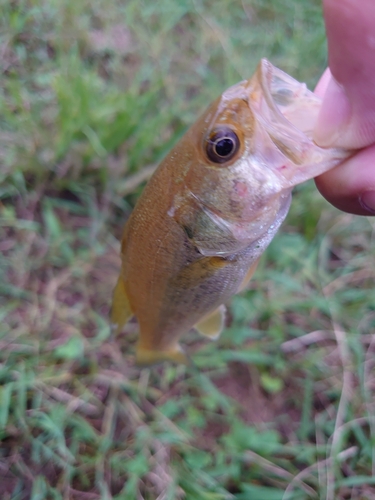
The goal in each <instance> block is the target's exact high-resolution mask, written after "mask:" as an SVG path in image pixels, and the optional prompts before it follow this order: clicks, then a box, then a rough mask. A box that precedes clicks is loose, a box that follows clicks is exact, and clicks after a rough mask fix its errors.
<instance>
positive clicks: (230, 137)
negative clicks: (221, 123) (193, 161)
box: [206, 127, 240, 163]
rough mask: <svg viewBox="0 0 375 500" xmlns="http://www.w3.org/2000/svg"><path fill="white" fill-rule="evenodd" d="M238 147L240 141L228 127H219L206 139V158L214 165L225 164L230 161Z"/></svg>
mask: <svg viewBox="0 0 375 500" xmlns="http://www.w3.org/2000/svg"><path fill="white" fill-rule="evenodd" d="M239 147H240V140H239V138H238V136H237V134H236V133H235V132H234V131H233V130H232V129H231V128H229V127H220V128H217V129H215V130H213V131H212V132H211V134H210V135H209V137H208V138H207V139H206V152H207V156H208V158H209V159H210V160H211V161H213V162H214V163H226V162H227V161H229V160H231V159H232V158H233V157H234V155H235V154H236V153H237V151H238V149H239Z"/></svg>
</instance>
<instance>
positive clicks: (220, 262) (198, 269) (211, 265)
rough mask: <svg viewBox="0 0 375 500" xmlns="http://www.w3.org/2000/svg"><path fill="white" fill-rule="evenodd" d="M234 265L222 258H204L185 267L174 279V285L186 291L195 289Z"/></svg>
mask: <svg viewBox="0 0 375 500" xmlns="http://www.w3.org/2000/svg"><path fill="white" fill-rule="evenodd" d="M232 263H233V262H232V261H229V260H227V259H224V258H222V257H215V256H214V257H202V258H201V259H198V260H196V261H194V262H192V263H191V264H189V265H187V266H186V267H184V268H183V269H182V270H181V271H180V272H179V274H178V275H177V276H176V277H175V278H174V280H173V285H174V286H176V287H178V288H184V289H189V288H193V287H195V286H197V285H200V284H201V283H202V282H203V281H205V280H206V279H208V278H210V277H211V276H213V275H214V274H215V273H217V272H218V271H219V270H220V269H222V268H223V267H226V266H227V265H229V264H232Z"/></svg>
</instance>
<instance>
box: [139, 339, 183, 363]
mask: <svg viewBox="0 0 375 500" xmlns="http://www.w3.org/2000/svg"><path fill="white" fill-rule="evenodd" d="M135 360H136V363H137V365H139V366H151V365H156V364H158V363H163V362H164V361H172V362H173V363H177V364H180V365H181V364H183V365H189V364H190V362H189V358H188V357H187V356H186V354H185V353H184V352H183V351H182V349H181V347H180V345H178V344H177V345H176V346H175V347H174V348H171V349H169V350H167V351H153V350H150V349H144V348H143V347H141V346H138V347H137V350H136V356H135Z"/></svg>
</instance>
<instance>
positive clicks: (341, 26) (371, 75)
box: [314, 0, 375, 148]
mask: <svg viewBox="0 0 375 500" xmlns="http://www.w3.org/2000/svg"><path fill="white" fill-rule="evenodd" d="M323 8H324V17H325V23H326V31H327V38H328V54H329V67H330V70H331V77H330V78H328V83H327V79H326V91H325V93H324V98H323V104H322V108H321V110H320V113H319V117H318V121H317V124H316V127H315V131H314V139H315V141H316V142H317V144H319V145H320V146H324V147H328V146H340V147H344V148H362V147H364V146H368V145H369V144H372V143H374V142H375V64H374V61H375V2H374V0H361V2H358V0H324V1H323ZM319 85H320V84H319ZM319 85H318V86H319Z"/></svg>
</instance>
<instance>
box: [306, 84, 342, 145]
mask: <svg viewBox="0 0 375 500" xmlns="http://www.w3.org/2000/svg"><path fill="white" fill-rule="evenodd" d="M350 109H351V108H350V103H349V100H348V98H347V96H346V94H345V91H344V88H343V87H342V86H341V85H340V84H339V83H337V81H336V80H335V79H334V78H333V77H332V78H331V80H330V82H329V84H328V87H327V90H326V93H325V94H324V98H323V104H322V107H321V109H320V113H319V116H318V120H317V123H316V125H315V130H314V140H315V142H316V143H317V144H318V145H319V146H322V147H327V146H335V145H337V144H336V143H337V141H338V138H339V136H340V134H341V131H342V129H343V128H344V127H345V126H346V125H347V123H348V121H349V118H350Z"/></svg>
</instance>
